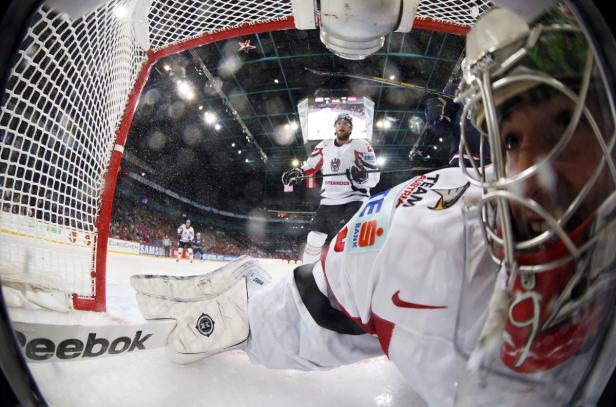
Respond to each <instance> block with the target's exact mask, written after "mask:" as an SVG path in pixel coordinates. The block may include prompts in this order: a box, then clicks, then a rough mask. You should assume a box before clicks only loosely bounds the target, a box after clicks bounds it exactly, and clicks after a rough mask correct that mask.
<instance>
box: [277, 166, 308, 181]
mask: <svg viewBox="0 0 616 407" xmlns="http://www.w3.org/2000/svg"><path fill="white" fill-rule="evenodd" d="M303 176H304V170H302V169H301V168H292V169H290V170H289V171H287V172H285V173H284V174H282V183H283V184H284V185H297V183H299V181H300V179H301V177H303Z"/></svg>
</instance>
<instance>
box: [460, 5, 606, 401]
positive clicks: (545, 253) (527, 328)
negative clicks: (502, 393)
mask: <svg viewBox="0 0 616 407" xmlns="http://www.w3.org/2000/svg"><path fill="white" fill-rule="evenodd" d="M578 13H579V10H576V9H574V8H568V7H566V6H563V5H558V6H555V7H553V8H551V9H549V10H548V11H547V12H546V13H545V14H543V15H542V16H541V17H540V18H538V19H536V20H535V21H534V23H533V24H532V25H531V26H529V25H528V24H527V23H526V22H525V21H524V20H523V19H522V18H520V17H518V16H516V15H514V14H513V13H511V12H509V11H506V10H504V9H499V8H495V9H492V10H490V11H489V12H487V13H486V14H485V15H484V16H483V17H482V18H481V19H480V20H479V21H478V23H477V24H476V26H475V28H474V29H473V30H472V31H471V33H469V35H468V37H467V46H466V51H467V53H466V60H465V63H464V65H463V74H464V79H463V85H462V87H461V89H460V91H459V92H458V95H457V98H456V100H458V101H461V102H463V103H464V111H463V112H464V114H463V115H462V116H463V117H464V118H465V119H464V120H470V121H471V122H472V124H473V125H474V126H475V127H476V128H477V129H480V132H481V133H482V137H483V138H484V140H485V145H486V146H489V149H490V152H491V159H492V163H493V165H492V166H488V165H487V164H483V163H480V164H479V165H475V164H474V163H473V164H472V167H464V166H463V171H464V172H465V174H466V176H467V178H468V179H469V181H470V182H471V183H472V184H474V185H476V186H478V187H480V188H482V190H483V196H482V200H481V202H480V204H479V208H480V211H479V212H480V216H481V224H482V228H483V233H484V238H485V240H486V242H487V245H488V248H489V251H490V255H491V257H492V258H493V259H494V260H495V261H496V263H497V264H498V270H499V277H498V279H497V283H496V287H495V291H494V294H493V296H492V300H491V303H490V310H489V311H488V313H487V314H488V315H487V322H486V325H485V326H484V329H483V331H482V333H481V335H480V337H479V339H478V341H477V342H476V344H475V347H474V351H473V353H472V354H471V355H470V358H471V361H472V362H473V363H476V364H477V365H478V366H479V367H480V369H481V370H482V371H483V372H484V373H485V372H488V373H493V374H496V375H497V376H500V377H509V378H515V379H517V380H521V381H524V382H531V383H541V384H542V386H545V385H546V384H552V385H554V386H553V387H550V386H547V389H548V390H546V391H548V392H549V391H551V390H550V389H553V392H554V397H557V398H558V397H561V396H562V395H563V394H565V393H566V394H568V395H569V396H571V394H573V393H575V394H578V395H579V392H580V391H581V390H580V388H581V387H579V386H582V385H584V383H585V382H587V381H588V377H589V375H590V374H591V373H592V372H593V371H594V370H596V369H604V370H606V373H607V377H609V371H610V370H611V367H613V363H612V362H609V363H608V365H609V366H608V367H606V365H605V364H604V362H605V360H602V359H605V358H607V356H605V355H606V347H607V348H611V349H612V352H613V351H614V347H615V344H614V338H613V337H611V336H610V334H609V332H610V330H611V329H612V319H613V307H614V297H615V290H614V266H615V264H614V263H615V260H614V259H615V256H614V253H615V252H616V238H615V236H616V209H615V201H616V195H615V192H614V185H615V181H616V167H615V164H614V157H615V153H614V129H615V118H614V111H613V96H614V95H613V94H612V92H613V90H612V89H611V88H610V87H609V86H606V83H610V82H608V81H609V80H611V79H613V78H612V75H613V67H609V66H607V65H606V64H603V63H602V61H604V60H605V59H604V56H605V54H601V55H600V54H599V53H597V48H595V45H594V44H593V43H592V42H591V41H590V40H589V38H596V37H590V36H588V33H587V32H586V31H585V30H587V28H586V27H583V25H582V24H580V23H578V21H577V20H576V18H575V17H574V15H576V16H577V15H580V14H578ZM602 34H604V33H602ZM592 35H593V36H596V35H598V33H597V32H594V33H592ZM602 41H604V42H603V43H602V44H601V47H605V44H606V43H608V45H609V47H610V48H609V49H610V50H612V52H613V49H614V48H613V46H614V44H613V38H611V37H607V38H602ZM600 51H601V52H605V53H607V52H609V51H607V50H605V49H601V50H600ZM464 120H462V126H461V132H462V135H461V140H460V151H461V152H463V151H468V150H469V147H468V144H467V142H466V137H465V132H464V128H465V126H464V123H465V121H464ZM495 327H497V328H496V329H495ZM606 338H608V339H606ZM495 341H496V342H498V346H496V347H494V349H496V351H495V353H496V355H493V357H488V356H486V353H489V352H490V350H489V349H488V346H487V343H489V342H492V343H494V342H495ZM459 348H463V346H459ZM467 350H468V346H467ZM463 353H464V352H463ZM478 355H479V356H478ZM466 356H469V355H468V354H466ZM473 357H475V359H473ZM609 358H610V359H612V360H613V355H612V356H610V357H609ZM576 392H577V393H576Z"/></svg>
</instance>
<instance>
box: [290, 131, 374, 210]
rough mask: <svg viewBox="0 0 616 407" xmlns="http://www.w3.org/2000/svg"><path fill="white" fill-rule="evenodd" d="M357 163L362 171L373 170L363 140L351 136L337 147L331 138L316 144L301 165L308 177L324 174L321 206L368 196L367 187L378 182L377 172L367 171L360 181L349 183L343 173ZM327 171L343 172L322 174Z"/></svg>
mask: <svg viewBox="0 0 616 407" xmlns="http://www.w3.org/2000/svg"><path fill="white" fill-rule="evenodd" d="M358 162H360V163H361V165H363V166H364V167H365V168H366V170H375V169H377V165H376V156H375V154H374V149H373V148H372V146H371V145H370V143H368V142H367V141H366V140H363V139H351V142H350V143H347V144H343V145H341V146H338V145H336V142H335V140H334V139H331V140H323V141H321V142H320V143H319V144H317V145H316V147H315V148H314V150H313V151H312V154H311V155H310V157H309V158H308V160H307V161H306V164H304V165H303V166H302V167H301V168H302V170H304V175H305V176H308V177H309V176H312V175H315V174H316V173H318V172H319V171H320V172H321V173H322V174H323V175H324V177H323V181H322V184H321V197H322V199H321V205H340V204H345V203H348V202H353V201H361V200H363V199H365V198H367V197H368V196H370V188H372V187H374V186H375V185H376V184H377V183H378V182H379V179H380V174H379V173H378V172H377V173H370V174H369V176H368V179H367V180H366V182H364V183H362V184H355V183H352V182H351V181H350V180H349V178H348V177H347V176H346V175H345V172H346V170H347V169H349V168H351V167H352V166H353V165H357V163H358ZM328 174H343V175H339V176H326V175H328Z"/></svg>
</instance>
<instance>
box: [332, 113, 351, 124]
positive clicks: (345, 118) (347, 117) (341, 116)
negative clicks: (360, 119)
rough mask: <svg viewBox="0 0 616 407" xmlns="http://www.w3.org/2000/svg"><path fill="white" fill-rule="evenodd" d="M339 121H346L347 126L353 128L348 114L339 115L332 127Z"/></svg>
mask: <svg viewBox="0 0 616 407" xmlns="http://www.w3.org/2000/svg"><path fill="white" fill-rule="evenodd" d="M340 120H344V121H346V122H347V123H349V126H351V128H353V118H352V117H351V115H350V114H348V113H340V114H339V115H338V116H336V120H335V121H334V126H335V125H336V124H338V122H339V121H340Z"/></svg>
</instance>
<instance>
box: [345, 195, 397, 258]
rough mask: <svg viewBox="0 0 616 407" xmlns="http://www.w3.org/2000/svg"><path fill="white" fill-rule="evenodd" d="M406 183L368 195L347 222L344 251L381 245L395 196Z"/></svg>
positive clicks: (377, 248) (367, 249)
mask: <svg viewBox="0 0 616 407" xmlns="http://www.w3.org/2000/svg"><path fill="white" fill-rule="evenodd" d="M405 185H406V184H401V185H398V186H396V187H394V188H392V189H388V190H386V191H383V192H381V193H378V194H376V195H373V196H372V197H370V198H369V199H368V200H367V201H366V202H364V204H363V205H362V206H361V208H360V209H359V211H358V212H357V213H356V214H355V216H354V217H353V219H351V221H350V222H349V223H348V224H347V232H346V234H345V235H344V250H345V251H346V252H351V253H353V252H359V251H377V250H380V248H381V247H382V246H383V244H384V242H385V240H386V237H387V232H388V230H389V228H390V225H391V219H392V217H393V211H394V209H395V206H396V197H397V196H398V194H399V192H400V190H401V189H402V188H404V186H405Z"/></svg>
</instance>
